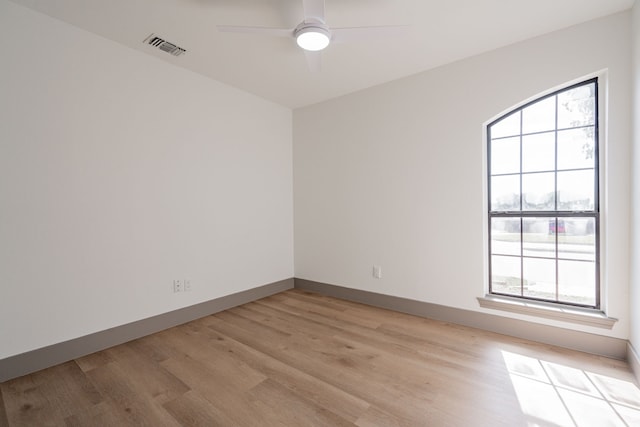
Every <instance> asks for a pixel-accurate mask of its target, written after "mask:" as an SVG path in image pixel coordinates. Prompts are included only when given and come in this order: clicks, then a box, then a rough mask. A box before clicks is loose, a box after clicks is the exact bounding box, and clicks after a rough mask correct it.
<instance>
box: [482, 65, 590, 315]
mask: <svg viewBox="0 0 640 427" xmlns="http://www.w3.org/2000/svg"><path fill="white" fill-rule="evenodd" d="M590 84H594V98H595V100H594V104H595V105H594V124H593V126H594V153H593V156H594V206H593V210H585V211H570V210H558V197H557V190H558V189H557V174H558V165H557V158H558V151H557V150H558V131H561V130H563V129H562V128H561V129H559V128H558V108H557V104H556V109H555V126H554V130H553V132H554V133H555V139H554V141H555V161H556V164H555V167H554V174H555V184H554V185H555V189H556V197H555V202H554V204H555V210H553V211H549V210H546V211H545V210H535V211H531V210H528V211H526V210H523V208H524V205H523V193H522V176H523V171H522V158H523V157H522V139H523V136H524V135H529V134H527V133H523V120H522V116H520V132H519V134H518V135H513V137H516V136H517V137H519V138H520V169H519V172H518V175H519V177H520V210H518V211H493V210H492V207H491V178H492V170H491V145H492V138H491V128H492V127H493V125H495V124H496V123H498V122H500V121H502V120H503V119H505V118H507V117H509V116H511V115H512V114H515V113H518V112H520V114H522V110H524V109H525V108H527V107H529V106H531V105H533V104H536V103H538V102H540V101H543V100H545V99H548V98H551V97H555V96H557V95H558V94H561V93H563V92H566V91H569V90H571V89H575V88H578V87H581V86H587V85H590ZM598 92H599V81H598V77H593V78H590V79H587V80H583V81H580V82H578V83H575V84H571V85H568V86H565V87H563V88H561V89H558V90H555V91H553V92H551V93H548V94H545V95H543V96H540V97H537V98H535V99H533V100H531V101H529V102H527V103H525V104H523V105H520V106H518V107H517V108H514V109H512V110H510V111H508V112H507V113H505V114H503V115H501V116H500V117H498V118H497V119H495V120H493V121H492V122H491V123H489V124H488V125H487V126H486V137H487V140H486V144H487V146H486V147H487V163H486V164H487V202H488V209H487V210H488V221H487V225H488V250H489V252H488V257H487V258H488V267H489V268H488V273H489V282H488V283H489V294H490V295H497V296H506V297H510V298H518V299H523V300H527V301H539V302H544V303H551V304H557V305H560V306H574V307H583V308H591V309H598V310H599V309H600V306H601V295H600V294H601V283H600V282H601V280H600V251H601V248H600V242H601V236H600V231H601V230H600V216H601V212H600V141H599V137H600V132H599V117H600V114H599V109H600V105H599V103H600V101H599V93H598ZM556 100H557V98H556ZM556 102H557V101H556ZM566 129H572V128H566ZM505 138H506V137H505ZM561 171H563V170H561ZM544 217H549V218H556V222H555V224H556V225H555V227H556V228H555V236H556V237H555V245H556V253H555V258H554V259H555V262H556V284H555V285H556V298H555V300H551V299H545V298H537V297H533V296H527V295H524V281H525V278H524V275H523V274H522V273H523V262H524V259H525V258H528V257H526V256H524V251H523V244H524V243H523V242H524V227H523V222H524V220H525V219H526V218H544ZM569 217H570V218H576V217H580V218H582V217H584V218H593V219H594V222H595V229H594V233H595V289H594V292H595V304H594V305H590V304H579V303H575V302H571V301H563V300H559V299H558V296H559V292H558V261H559V260H562V258H560V257H559V255H558V221H559V219H560V218H569ZM493 218H519V219H520V245H521V251H520V255H519V256H517V255H513V256H514V257H519V258H520V273H521V274H520V290H521V293H520V295H514V294H507V293H500V292H494V290H493V289H492V282H493V279H492V278H493V276H492V255H493V252H492V247H491V242H492V226H491V224H492V219H493Z"/></svg>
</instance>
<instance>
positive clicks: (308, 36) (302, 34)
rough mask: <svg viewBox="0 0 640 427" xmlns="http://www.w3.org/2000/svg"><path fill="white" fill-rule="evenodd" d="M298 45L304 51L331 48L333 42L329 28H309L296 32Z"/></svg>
mask: <svg viewBox="0 0 640 427" xmlns="http://www.w3.org/2000/svg"><path fill="white" fill-rule="evenodd" d="M295 36H296V43H298V46H300V47H301V48H303V49H304V50H310V51H318V50H322V49H324V48H325V47H327V46H329V42H330V41H331V38H330V33H329V30H328V29H327V28H322V27H316V26H309V27H303V28H300V29H299V30H297V31H296V34H295Z"/></svg>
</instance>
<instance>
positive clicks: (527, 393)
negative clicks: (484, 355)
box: [502, 351, 640, 427]
mask: <svg viewBox="0 0 640 427" xmlns="http://www.w3.org/2000/svg"><path fill="white" fill-rule="evenodd" d="M502 356H503V358H504V361H505V364H506V366H507V369H508V371H509V376H510V378H511V382H512V384H513V388H514V389H515V392H516V395H517V397H518V402H519V403H520V408H521V409H522V412H523V413H524V414H525V416H526V417H527V420H528V425H529V426H532V427H533V426H545V427H552V426H558V427H559V426H563V427H564V426H574V427H576V426H577V427H583V426H594V427H606V426H621V427H631V426H638V425H640V389H638V387H637V386H636V385H635V384H633V383H632V382H629V381H624V380H620V379H617V378H612V377H608V376H605V375H600V374H595V373H592V372H587V371H583V370H581V369H576V368H573V367H570V366H565V365H561V364H557V363H551V362H547V361H544V360H540V359H536V358H534V357H528V356H523V355H520V354H516V353H512V352H508V351H502Z"/></svg>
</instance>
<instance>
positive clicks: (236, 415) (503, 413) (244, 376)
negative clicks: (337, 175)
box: [0, 289, 640, 427]
mask: <svg viewBox="0 0 640 427" xmlns="http://www.w3.org/2000/svg"><path fill="white" fill-rule="evenodd" d="M525 386H530V388H523V387H525ZM532 390H534V391H535V390H538V391H537V392H535V393H534V392H532ZM540 390H542V391H540ZM532 393H534V394H532ZM569 393H573V394H569ZM589 393H591V394H589ZM554 396H555V398H556V399H559V398H560V396H570V397H571V399H573V400H572V401H571V402H575V399H577V398H579V397H580V396H586V397H588V398H589V399H592V401H591V402H592V403H593V399H599V400H598V401H597V402H596V403H598V404H600V405H604V406H603V407H605V408H609V409H608V411H609V412H607V413H608V414H609V415H607V416H609V417H611V418H610V419H606V421H607V422H610V423H611V424H613V425H615V424H616V423H617V424H620V425H624V424H623V423H624V422H625V421H623V420H626V422H627V425H633V420H636V419H640V390H639V389H638V387H637V386H636V385H635V383H634V377H633V374H632V373H631V371H630V369H629V367H628V365H627V364H626V363H624V362H622V361H617V360H612V359H608V358H605V357H601V356H594V355H589V354H585V353H580V352H577V351H572V350H567V349H562V348H558V347H554V346H550V345H544V344H539V343H535V342H531V341H527V340H522V339H517V338H512V337H507V336H504V335H500V334H495V333H492V332H487V331H482V330H478V329H474V328H469V327H464V326H459V325H453V324H448V323H445V322H440V321H436V320H430V319H425V318H420V317H416V316H412V315H408V314H404V313H397V312H394V311H391V310H385V309H379V308H374V307H369V306H366V305H363V304H360V303H356V302H351V301H344V300H340V299H336V298H332V297H328V296H322V295H318V294H314V293H311V292H307V291H301V290H295V289H294V290H289V291H285V292H282V293H280V294H276V295H273V296H270V297H267V298H264V299H261V300H258V301H255V302H252V303H248V304H244V305H242V306H239V307H235V308H232V309H229V310H227V311H224V312H220V313H216V314H214V315H211V316H206V317H203V318H201V319H198V320H195V321H193V322H189V323H187V324H184V325H180V326H177V327H174V328H171V329H168V330H165V331H162V332H160V333H157V334H153V335H150V336H147V337H144V338H141V339H138V340H135V341H132V342H129V343H126V344H123V345H121V346H116V347H113V348H110V349H107V350H104V351H101V352H98V353H95V354H93V355H89V356H86V357H82V358H79V359H77V360H75V361H72V362H68V363H65V364H62V365H58V366H56V367H53V368H50V369H46V370H43V371H40V372H36V373H34V374H31V375H27V376H24V377H21V378H17V379H15V380H11V381H7V382H5V383H2V384H0V427H4V426H10V427H13V426H47V425H55V426H59V425H67V426H138V425H150V426H159V425H162V426H165V425H166V426H173V425H175V426H177V425H189V426H216V425H220V426H240V427H243V426H255V425H260V426H265V427H270V426H343V425H344V426H350V425H356V426H359V427H370V426H376V427H379V426H383V427H384V426H403V427H404V426H412V427H413V426H422V425H428V426H435V427H439V426H447V427H448V426H464V427H466V426H485V425H487V426H504V427H511V426H521V425H522V426H525V425H545V426H557V425H563V423H564V422H565V421H566V420H571V419H588V417H584V414H578V415H579V416H577V417H576V416H574V415H575V414H574V415H570V414H569V413H568V412H566V411H569V410H570V408H569V406H570V405H566V404H564V403H562V401H560V400H557V401H556V404H555V406H553V402H552V399H553V398H554ZM576 396H578V397H576ZM594 396H596V397H594ZM550 399H551V406H549V403H548V402H549V401H550ZM543 402H544V404H543ZM572 404H573V403H572ZM582 404H583V405H587V403H582ZM540 408H541V409H540ZM553 408H555V409H553ZM554 411H558V412H557V413H555V412H554ZM563 411H565V412H563ZM572 417H573V418H572ZM600 417H602V415H600ZM629 420H632V421H631V423H630V421H629ZM578 426H580V424H578Z"/></svg>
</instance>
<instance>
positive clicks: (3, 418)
mask: <svg viewBox="0 0 640 427" xmlns="http://www.w3.org/2000/svg"><path fill="white" fill-rule="evenodd" d="M2 395H3V393H2V387H0V427H9V420H8V419H7V409H6V408H5V406H4V397H2Z"/></svg>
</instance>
